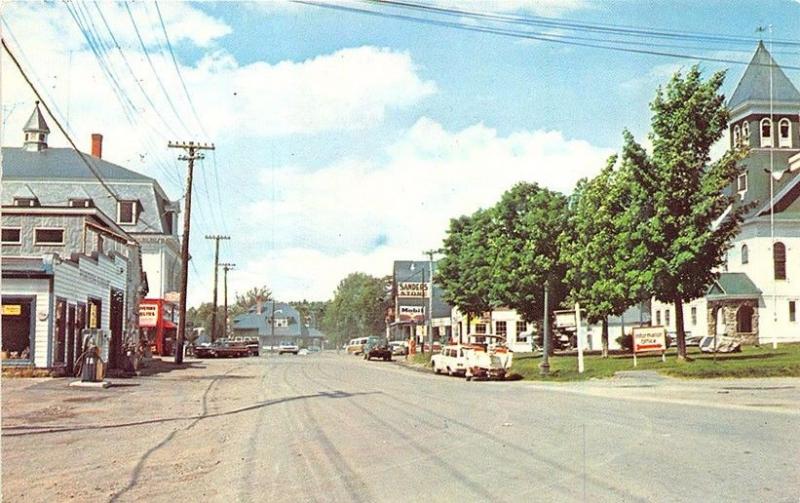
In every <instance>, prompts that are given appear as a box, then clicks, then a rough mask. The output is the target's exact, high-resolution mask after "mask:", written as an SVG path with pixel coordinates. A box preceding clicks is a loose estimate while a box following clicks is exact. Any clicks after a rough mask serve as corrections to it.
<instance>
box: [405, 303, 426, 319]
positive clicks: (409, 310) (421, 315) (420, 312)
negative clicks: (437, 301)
mask: <svg viewBox="0 0 800 503" xmlns="http://www.w3.org/2000/svg"><path fill="white" fill-rule="evenodd" d="M399 318H400V321H416V322H418V323H419V322H422V321H425V308H424V307H422V306H400V316H399Z"/></svg>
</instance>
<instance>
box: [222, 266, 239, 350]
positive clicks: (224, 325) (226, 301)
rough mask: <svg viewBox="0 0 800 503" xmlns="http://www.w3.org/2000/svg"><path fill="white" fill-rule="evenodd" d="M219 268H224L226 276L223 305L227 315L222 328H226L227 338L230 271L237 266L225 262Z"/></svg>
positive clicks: (223, 288)
mask: <svg viewBox="0 0 800 503" xmlns="http://www.w3.org/2000/svg"><path fill="white" fill-rule="evenodd" d="M219 266H220V267H222V270H223V271H224V272H225V274H224V276H223V278H225V279H224V280H223V285H224V286H223V287H222V290H223V294H222V295H223V296H224V299H223V304H224V305H225V311H224V312H225V314H224V316H225V320H224V321H225V323H224V324H223V325H222V326H223V327H224V328H223V334H224V335H225V337H227V336H228V271H230V270H231V269H233V268H234V267H236V264H231V263H229V262H225V263H223V264H220V265H219Z"/></svg>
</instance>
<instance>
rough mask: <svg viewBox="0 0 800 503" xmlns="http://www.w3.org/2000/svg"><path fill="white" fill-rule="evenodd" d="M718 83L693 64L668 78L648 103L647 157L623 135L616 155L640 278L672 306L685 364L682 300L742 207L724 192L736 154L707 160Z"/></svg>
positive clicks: (715, 135)
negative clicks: (625, 168)
mask: <svg viewBox="0 0 800 503" xmlns="http://www.w3.org/2000/svg"><path fill="white" fill-rule="evenodd" d="M724 78H725V73H724V72H717V73H715V74H714V75H712V76H711V78H709V79H708V80H706V81H704V80H703V79H702V78H701V74H700V70H699V69H698V67H697V66H693V67H692V68H691V69H690V70H689V71H688V72H687V74H686V76H685V77H684V76H683V75H681V73H680V72H678V73H676V74H675V75H674V76H673V77H672V79H671V80H670V82H669V83H668V84H667V86H666V88H665V89H662V88H659V89H658V91H657V92H656V97H655V99H654V100H653V102H652V103H651V105H650V108H651V110H652V112H653V118H652V123H651V127H652V131H651V133H650V135H649V138H650V140H651V141H652V143H653V153H652V155H648V154H647V153H646V152H645V151H644V149H643V148H641V146H639V145H638V144H636V142H635V141H634V140H633V137H632V136H630V135H626V146H625V150H624V151H623V158H624V161H626V162H627V163H628V165H629V166H630V167H631V169H632V172H631V175H632V183H634V184H636V185H637V186H638V188H636V189H635V190H636V191H637V194H638V197H639V198H640V199H639V204H638V205H637V206H638V208H637V209H638V210H640V213H639V215H637V216H635V217H636V218H637V220H638V223H639V225H640V226H641V234H640V235H639V236H636V239H638V240H639V243H638V244H639V245H641V246H642V247H643V248H644V250H645V252H646V253H645V254H644V255H645V259H644V260H643V261H642V263H641V264H640V268H641V271H642V273H643V276H642V277H643V278H644V279H645V281H646V286H647V288H648V290H649V291H650V292H651V293H652V294H653V296H655V298H656V299H658V300H660V301H662V302H671V303H673V304H674V305H675V323H676V328H677V339H678V358H679V359H686V336H685V332H684V322H683V302H684V301H685V300H690V299H693V298H697V297H700V296H701V295H704V294H705V293H706V291H707V289H708V287H709V285H710V284H711V282H712V281H713V280H714V279H715V278H716V277H717V273H716V271H715V270H716V268H718V267H719V266H720V265H721V264H722V262H723V260H724V256H725V252H726V250H727V247H728V244H729V242H730V240H731V239H732V238H733V237H734V236H735V235H736V234H737V232H738V229H739V224H740V223H741V221H742V217H743V215H744V213H745V212H746V211H747V210H748V209H749V207H747V206H745V205H738V204H734V203H735V199H734V196H733V195H729V194H726V193H725V192H724V189H725V188H726V187H728V186H729V185H731V184H732V183H733V181H734V180H735V179H736V176H737V175H738V172H739V170H738V166H737V161H739V160H740V159H741V158H742V155H743V152H742V151H739V150H729V151H728V152H726V153H725V155H723V156H722V157H721V158H720V159H719V160H717V161H715V162H711V158H710V155H709V151H710V149H711V146H712V145H713V144H714V143H715V142H716V141H717V140H719V139H720V138H721V136H722V134H723V131H724V130H725V128H726V127H727V124H728V118H729V115H728V111H727V110H726V108H725V106H724V99H725V98H724V96H723V95H721V94H719V89H720V87H721V86H722V83H723V80H724ZM728 208H731V209H730V210H728ZM726 210H727V214H725V213H726Z"/></svg>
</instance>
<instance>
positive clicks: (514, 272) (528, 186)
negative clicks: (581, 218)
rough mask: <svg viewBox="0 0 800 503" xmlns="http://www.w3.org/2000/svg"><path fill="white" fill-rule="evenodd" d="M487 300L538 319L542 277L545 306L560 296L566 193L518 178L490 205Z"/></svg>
mask: <svg viewBox="0 0 800 503" xmlns="http://www.w3.org/2000/svg"><path fill="white" fill-rule="evenodd" d="M493 211H494V225H492V226H491V236H490V240H491V252H490V255H491V256H492V257H493V268H492V282H491V285H492V299H493V300H494V301H495V302H496V303H498V304H502V305H506V306H509V307H511V308H513V309H515V310H516V311H517V312H518V313H519V314H520V315H521V316H522V318H523V319H525V320H526V321H537V320H541V319H542V318H543V312H544V288H545V286H544V285H545V281H547V282H548V285H549V291H550V296H549V306H550V308H551V309H552V307H554V306H556V305H558V304H559V303H560V302H561V300H563V298H564V295H565V288H564V285H563V279H564V272H565V267H564V264H563V263H562V262H561V261H560V260H559V250H558V236H559V235H560V234H561V233H562V232H563V231H564V229H565V228H566V225H567V198H566V197H565V196H564V195H563V194H560V193H558V192H553V191H551V190H548V189H545V188H542V187H539V185H537V184H535V183H525V182H522V183H518V184H517V185H515V186H514V187H513V188H512V189H511V190H509V191H507V192H506V193H505V194H503V197H502V198H501V199H500V201H499V202H498V203H497V205H496V206H495V207H494V208H493Z"/></svg>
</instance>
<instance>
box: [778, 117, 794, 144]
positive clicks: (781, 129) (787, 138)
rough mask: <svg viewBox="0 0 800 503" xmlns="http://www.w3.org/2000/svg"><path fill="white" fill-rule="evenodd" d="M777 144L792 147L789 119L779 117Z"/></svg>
mask: <svg viewBox="0 0 800 503" xmlns="http://www.w3.org/2000/svg"><path fill="white" fill-rule="evenodd" d="M778 146H779V147H782V148H791V147H792V124H791V123H790V122H789V119H786V118H784V119H781V121H780V122H779V123H778Z"/></svg>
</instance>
